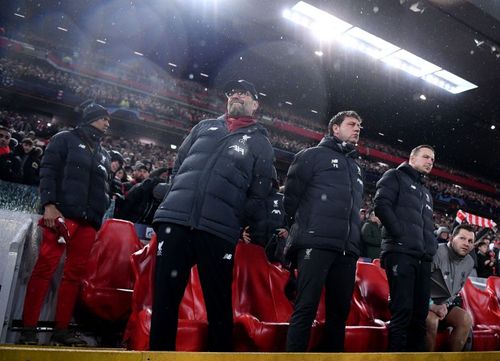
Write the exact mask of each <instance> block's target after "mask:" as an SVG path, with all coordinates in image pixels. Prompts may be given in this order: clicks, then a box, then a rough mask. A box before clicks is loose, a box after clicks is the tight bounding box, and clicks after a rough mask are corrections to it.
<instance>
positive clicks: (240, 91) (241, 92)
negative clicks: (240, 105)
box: [226, 89, 252, 98]
mask: <svg viewBox="0 0 500 361" xmlns="http://www.w3.org/2000/svg"><path fill="white" fill-rule="evenodd" d="M234 94H237V95H239V96H241V95H245V96H247V97H251V96H252V94H251V93H250V92H249V91H248V90H243V89H231V90H230V91H228V92H226V96H227V97H228V98H230V97H232V96H233V95H234Z"/></svg>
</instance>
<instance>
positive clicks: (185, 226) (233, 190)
mask: <svg viewBox="0 0 500 361" xmlns="http://www.w3.org/2000/svg"><path fill="white" fill-rule="evenodd" d="M224 93H225V95H226V97H227V113H226V114H224V115H222V116H221V117H219V118H217V119H206V120H203V121H201V122H200V123H198V124H197V125H196V126H194V127H193V129H192V130H191V132H190V133H189V135H188V136H187V137H186V139H185V140H184V142H183V143H182V145H181V146H180V148H179V152H178V156H177V159H176V161H175V165H174V168H173V171H172V186H171V188H170V191H169V192H168V193H167V195H166V196H165V198H164V200H163V202H162V204H161V205H160V207H159V208H158V210H157V212H156V214H155V218H154V222H153V223H154V227H155V230H156V232H157V235H158V251H157V259H156V270H155V280H154V299H153V309H152V316H151V334H150V349H151V350H175V341H176V333H177V319H178V312H179V304H180V302H181V299H182V296H183V294H184V289H185V288H186V285H187V282H188V279H189V275H190V270H191V267H192V266H193V265H195V264H196V265H198V272H199V275H200V281H201V284H202V288H203V297H204V299H205V304H206V308H207V317H208V350H209V351H219V352H221V351H231V349H232V342H231V339H232V328H233V311H232V303H231V283H232V273H233V261H234V250H235V246H236V243H237V241H238V239H239V237H240V232H241V228H242V227H243V226H245V225H246V224H248V223H249V222H250V221H251V220H253V219H251V218H250V217H252V215H254V214H259V213H260V212H255V210H256V209H259V208H261V207H265V199H266V197H267V195H268V194H269V192H270V190H271V184H272V166H273V157H274V153H273V148H272V146H271V144H270V142H269V140H268V138H267V131H266V130H265V128H264V127H263V126H262V125H260V124H259V123H258V122H257V120H256V119H255V117H254V114H255V111H256V110H257V108H258V106H259V103H258V101H257V99H258V93H257V91H256V90H255V87H254V85H253V84H252V83H249V82H247V81H245V80H238V81H231V82H229V83H227V84H226V85H225V87H224Z"/></svg>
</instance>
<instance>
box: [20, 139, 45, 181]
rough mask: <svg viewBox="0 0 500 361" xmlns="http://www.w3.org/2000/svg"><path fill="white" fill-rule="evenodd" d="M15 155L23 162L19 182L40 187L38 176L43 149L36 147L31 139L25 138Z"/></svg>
mask: <svg viewBox="0 0 500 361" xmlns="http://www.w3.org/2000/svg"><path fill="white" fill-rule="evenodd" d="M15 153H16V155H17V156H18V157H19V158H20V160H21V166H20V172H19V175H18V181H19V182H20V183H24V184H28V185H38V183H40V180H39V178H38V174H39V170H40V169H39V168H40V161H41V159H42V154H43V151H42V149H41V148H38V147H35V144H34V142H33V140H32V139H31V138H24V139H23V140H22V141H21V144H20V145H19V146H18V147H17V148H16V151H15Z"/></svg>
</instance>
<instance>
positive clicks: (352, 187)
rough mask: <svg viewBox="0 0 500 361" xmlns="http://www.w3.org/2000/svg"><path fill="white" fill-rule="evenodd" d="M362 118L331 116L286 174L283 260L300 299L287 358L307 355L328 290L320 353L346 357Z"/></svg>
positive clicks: (359, 187)
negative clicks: (291, 269) (293, 269)
mask: <svg viewBox="0 0 500 361" xmlns="http://www.w3.org/2000/svg"><path fill="white" fill-rule="evenodd" d="M360 132H361V118H360V116H359V115H358V114H357V113H356V112H354V111H343V112H340V113H338V114H337V115H335V116H334V117H333V118H332V119H331V120H330V123H329V125H328V136H326V137H325V138H323V140H321V142H320V143H319V144H318V145H317V146H316V147H312V148H308V149H305V150H303V151H301V152H299V153H298V154H297V155H296V156H295V159H294V161H293V163H292V165H291V166H290V168H289V170H288V176H287V181H286V184H285V198H284V205H285V212H286V215H287V217H288V218H289V219H290V220H291V222H290V223H291V224H292V226H291V229H290V235H289V237H288V242H287V243H288V244H287V248H288V251H287V254H288V258H289V259H291V261H292V263H294V264H296V265H297V268H298V278H297V298H296V301H295V308H294V311H293V315H292V318H291V320H290V328H289V330H288V335H287V351H289V352H304V351H306V349H307V345H308V343H309V336H310V332H311V325H312V323H313V320H314V317H315V315H316V311H317V309H318V305H319V301H320V297H321V292H322V290H323V287H325V290H326V293H325V306H326V325H325V340H324V346H323V350H322V351H326V352H341V351H343V350H344V338H345V323H346V320H347V316H348V314H349V309H350V304H351V297H352V292H353V289H354V278H355V272H356V261H357V259H358V257H359V254H360V250H361V239H360V228H361V220H360V217H359V209H360V208H361V201H362V196H363V179H362V178H363V176H362V171H361V168H360V167H359V165H358V164H357V163H356V161H355V158H356V156H357V153H356V144H357V142H358V140H359V134H360Z"/></svg>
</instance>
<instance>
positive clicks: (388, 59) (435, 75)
mask: <svg viewBox="0 0 500 361" xmlns="http://www.w3.org/2000/svg"><path fill="white" fill-rule="evenodd" d="M283 17H284V18H286V19H288V20H290V21H292V22H294V23H296V24H299V25H301V26H303V27H306V28H308V29H309V30H310V31H311V32H312V33H313V34H314V35H316V36H318V37H319V38H320V39H322V40H333V39H336V40H338V41H340V42H341V43H342V44H344V45H346V46H349V47H351V48H353V49H356V50H358V51H361V52H363V53H365V54H367V55H369V56H371V57H373V58H375V59H378V60H381V61H383V62H384V63H386V64H388V65H391V66H393V67H395V68H397V69H400V70H403V71H405V72H406V73H408V74H411V75H413V76H416V77H419V78H421V79H422V80H425V81H426V82H428V83H430V84H432V85H435V86H438V87H440V88H441V89H444V90H446V91H448V92H450V93H452V94H458V93H461V92H464V91H467V90H470V89H475V88H477V85H475V84H472V83H471V82H469V81H467V80H465V79H463V78H461V77H459V76H457V75H455V74H452V73H450V72H449V71H446V70H444V69H442V68H441V67H439V66H437V65H435V64H433V63H431V62H429V61H427V60H425V59H422V58H421V57H419V56H417V55H415V54H412V53H410V52H409V51H407V50H404V49H401V48H399V47H397V46H396V45H394V44H391V43H390V42H388V41H386V40H384V39H381V38H379V37H377V36H375V35H373V34H370V33H369V32H367V31H365V30H363V29H361V28H358V27H354V26H353V25H351V24H349V23H347V22H345V21H344V20H342V19H339V18H337V17H335V16H333V15H332V14H329V13H328V12H326V11H324V10H321V9H318V8H316V7H314V6H312V5H310V4H308V3H306V2H304V1H299V2H298V3H296V4H295V5H294V6H293V7H292V8H291V9H286V10H284V11H283ZM320 53H321V54H323V52H320V51H315V54H316V55H317V56H321V55H319V54H320Z"/></svg>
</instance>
